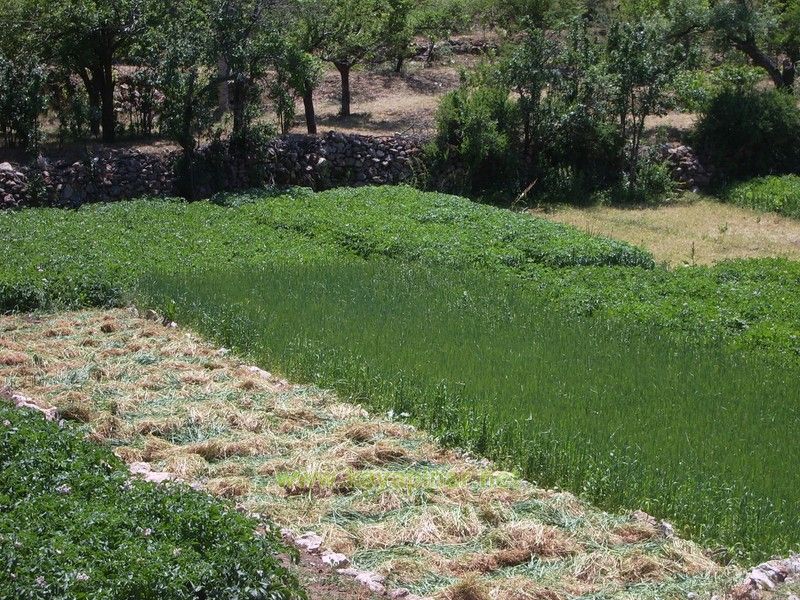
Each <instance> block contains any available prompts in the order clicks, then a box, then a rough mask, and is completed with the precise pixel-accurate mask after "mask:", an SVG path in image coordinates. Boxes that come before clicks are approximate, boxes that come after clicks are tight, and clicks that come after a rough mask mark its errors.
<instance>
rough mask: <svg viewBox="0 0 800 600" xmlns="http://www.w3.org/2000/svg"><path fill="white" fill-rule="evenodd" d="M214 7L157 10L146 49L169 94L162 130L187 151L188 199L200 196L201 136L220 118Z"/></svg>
mask: <svg viewBox="0 0 800 600" xmlns="http://www.w3.org/2000/svg"><path fill="white" fill-rule="evenodd" d="M209 9H210V5H209V4H208V3H207V2H205V0H184V1H182V2H178V3H174V4H171V5H169V7H167V9H166V11H164V12H162V11H161V10H154V11H153V12H151V13H150V15H149V17H150V18H151V19H152V21H151V23H152V26H151V27H149V28H148V31H147V36H146V39H145V40H144V42H145V43H144V45H143V46H144V47H146V48H147V49H148V50H149V54H148V55H147V57H146V58H147V59H148V62H149V64H150V65H151V67H152V68H153V69H154V71H155V73H156V81H157V84H158V87H159V89H161V91H162V93H163V94H164V107H163V111H162V115H161V131H162V133H164V134H165V135H167V136H168V137H170V138H172V139H174V140H175V141H176V142H177V143H178V144H179V145H180V146H181V149H182V150H183V158H182V161H181V164H180V165H179V171H180V172H179V182H180V185H181V187H182V189H181V190H180V191H181V192H182V194H183V195H184V196H185V197H187V198H193V197H194V196H195V194H196V188H197V186H196V182H195V178H196V169H195V158H196V157H195V155H196V149H197V138H198V135H199V134H200V133H202V132H204V131H206V130H207V129H208V128H209V127H210V125H211V124H212V123H213V122H214V120H215V116H216V115H215V108H216V104H217V103H216V86H217V84H218V83H219V81H218V78H217V76H216V73H217V71H216V68H215V67H216V60H217V57H216V55H215V54H214V51H213V50H214V47H213V45H212V44H210V43H209V40H210V39H212V36H213V30H212V27H211V23H212V18H211V15H210V14H209Z"/></svg>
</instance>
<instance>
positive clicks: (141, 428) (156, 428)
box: [132, 417, 185, 437]
mask: <svg viewBox="0 0 800 600" xmlns="http://www.w3.org/2000/svg"><path fill="white" fill-rule="evenodd" d="M184 424H185V423H184V420H183V419H179V418H177V417H165V418H163V419H143V420H141V421H137V422H136V423H134V424H133V426H132V427H133V430H134V431H135V432H136V433H138V434H139V435H154V436H158V437H163V436H165V435H169V434H171V433H175V432H176V431H179V430H180V429H181V428H182V427H183V426H184Z"/></svg>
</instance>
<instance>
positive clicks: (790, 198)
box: [722, 175, 800, 219]
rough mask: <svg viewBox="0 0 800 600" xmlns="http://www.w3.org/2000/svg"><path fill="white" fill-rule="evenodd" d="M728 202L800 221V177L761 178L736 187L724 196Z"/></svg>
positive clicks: (727, 191)
mask: <svg viewBox="0 0 800 600" xmlns="http://www.w3.org/2000/svg"><path fill="white" fill-rule="evenodd" d="M722 197H723V198H724V199H725V200H727V201H728V202H732V203H733V204H738V205H739V206H746V207H748V208H755V209H756V210H763V211H771V212H776V213H778V214H781V215H786V216H788V217H794V218H797V219H800V177H798V176H797V175H785V176H783V177H759V178H757V179H752V180H750V181H747V182H745V183H740V184H738V185H734V186H732V187H730V188H728V189H727V190H725V192H724V193H723V194H722Z"/></svg>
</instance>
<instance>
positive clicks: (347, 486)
mask: <svg viewBox="0 0 800 600" xmlns="http://www.w3.org/2000/svg"><path fill="white" fill-rule="evenodd" d="M0 383H2V384H3V385H7V386H9V387H11V388H12V389H14V390H16V391H19V392H21V393H23V394H25V395H27V396H30V397H32V398H34V399H35V400H37V401H38V402H41V403H43V404H48V405H50V404H52V405H56V406H58V407H59V409H60V410H61V414H62V415H63V416H66V417H68V418H71V419H75V420H78V421H81V422H84V423H85V427H86V429H87V432H88V433H89V434H90V437H91V438H92V439H94V440H96V441H98V442H103V443H108V444H111V445H112V446H113V447H114V448H115V451H116V453H117V454H118V455H119V456H121V457H122V458H123V459H125V460H127V461H129V462H137V461H148V462H150V463H151V464H152V465H153V468H156V469H159V470H165V471H169V472H172V473H175V474H177V475H179V476H180V477H182V478H183V479H185V480H186V481H197V482H200V483H201V484H202V485H203V486H204V487H205V489H207V490H208V491H210V492H212V493H214V494H217V495H220V496H222V497H226V498H230V499H232V500H234V501H235V502H237V504H238V505H240V506H241V507H243V508H244V509H246V510H248V511H249V512H251V513H256V514H262V515H266V516H268V517H270V518H271V519H273V520H274V521H275V522H277V523H278V524H280V525H281V526H284V527H288V528H290V529H292V530H293V531H294V532H295V533H298V534H299V533H302V532H305V531H309V530H311V531H315V532H317V533H319V534H320V535H322V537H323V539H324V547H326V548H329V549H332V550H335V551H338V552H342V553H344V554H346V555H347V556H349V557H351V558H352V560H353V562H354V565H355V566H356V567H357V568H359V569H364V570H369V571H372V572H375V573H377V574H379V575H381V576H383V577H385V582H386V585H387V587H388V588H389V589H396V588H409V589H411V591H412V592H413V593H415V594H418V595H420V596H432V597H437V598H450V599H452V600H456V599H460V598H476V599H483V598H493V599H498V600H511V599H523V598H528V599H531V598H532V599H545V598H546V599H549V600H558V599H562V598H563V599H566V598H590V597H591V598H626V599H628V598H629V599H633V598H637V599H639V598H652V599H656V598H658V599H662V598H663V599H667V598H676V599H677V598H686V597H687V596H688V594H690V593H696V594H699V595H700V597H709V596H710V595H711V593H712V592H713V591H719V590H723V589H726V588H727V587H728V586H730V585H731V583H732V582H734V581H736V580H738V579H740V578H741V576H742V574H741V572H739V571H738V570H737V569H735V568H731V567H728V568H723V567H721V566H720V565H718V564H716V563H715V562H714V561H713V560H712V559H711V558H709V557H708V556H707V555H706V554H705V553H704V552H703V551H702V549H701V548H699V547H697V546H696V545H694V544H692V543H690V542H686V541H683V540H680V539H677V538H674V537H670V536H668V535H665V534H664V530H663V528H662V527H661V526H660V525H659V524H658V522H656V521H654V520H652V519H651V518H649V517H647V516H646V515H643V514H637V513H633V514H631V515H611V514H607V513H603V512H600V511H598V510H596V509H594V508H592V507H591V506H587V505H586V504H585V503H583V502H581V501H580V500H578V499H577V498H575V497H574V496H572V495H571V494H568V493H564V492H558V491H553V490H543V489H539V488H536V487H535V486H532V485H530V484H528V483H526V482H524V481H522V480H520V479H518V478H516V477H515V476H514V475H512V474H510V473H507V472H500V471H496V470H494V469H493V467H492V465H491V464H488V463H486V462H485V461H480V460H476V459H471V458H469V457H464V456H460V455H458V454H456V453H453V452H450V451H446V450H443V449H442V448H441V447H439V446H437V445H436V444H435V442H434V441H433V440H431V439H430V438H428V437H427V436H425V435H424V434H422V433H420V432H418V431H416V430H415V429H414V428H413V427H411V426H409V425H407V424H404V423H403V422H402V419H399V420H398V419H389V418H376V417H370V416H369V415H368V414H367V413H366V412H365V411H364V410H363V409H361V408H360V407H358V406H354V405H352V404H347V403H343V402H341V401H340V400H339V399H338V398H337V397H335V396H334V395H332V394H331V393H329V392H325V391H323V390H319V389H315V388H312V387H302V386H294V385H290V384H288V383H287V382H285V381H283V380H281V379H279V378H277V377H274V376H272V375H270V374H268V373H265V372H263V371H260V370H258V369H254V368H250V367H247V366H246V365H245V364H244V363H242V362H241V361H239V360H238V359H235V358H231V357H230V356H229V355H228V354H227V352H225V351H221V350H220V349H217V348H214V347H212V346H210V345H208V344H207V343H204V342H203V341H202V340H200V339H199V338H197V337H196V336H194V335H193V334H191V333H189V332H186V331H182V330H179V329H171V328H167V327H164V326H162V325H161V324H159V323H156V322H153V321H147V320H144V319H142V318H139V317H137V316H135V315H134V314H133V313H132V312H131V311H122V310H117V311H110V312H100V311H84V312H78V313H69V314H62V315H53V316H44V317H41V318H38V317H31V316H24V315H23V316H8V317H2V318H0ZM305 564H306V566H305V571H304V573H301V576H302V577H303V578H304V581H305V582H306V583H307V584H308V583H309V582H312V583H313V585H317V586H319V588H318V590H317V593H312V596H311V597H312V598H313V597H325V598H337V597H338V598H353V597H356V598H357V597H360V596H358V595H357V594H353V593H351V591H352V590H348V588H347V587H346V586H348V585H350V584H351V581H350V580H348V581H345V582H344V583H343V584H342V585H345V587H344V588H342V587H341V586H340V583H341V582H339V578H338V577H332V576H329V575H327V574H326V573H325V572H324V570H323V569H322V568H321V567H319V565H317V566H316V567H315V566H314V564H313V563H309V562H308V561H306V563H305ZM359 593H362V592H359ZM337 594H338V595H337ZM688 597H691V596H688Z"/></svg>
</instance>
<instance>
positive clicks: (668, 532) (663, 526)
mask: <svg viewBox="0 0 800 600" xmlns="http://www.w3.org/2000/svg"><path fill="white" fill-rule="evenodd" d="M658 529H659V531H660V532H661V535H663V536H664V537H665V538H667V539H668V540H671V539H672V538H674V537H675V528H674V527H673V526H672V525H671V524H670V523H667V522H666V521H661V523H659V525H658Z"/></svg>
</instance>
